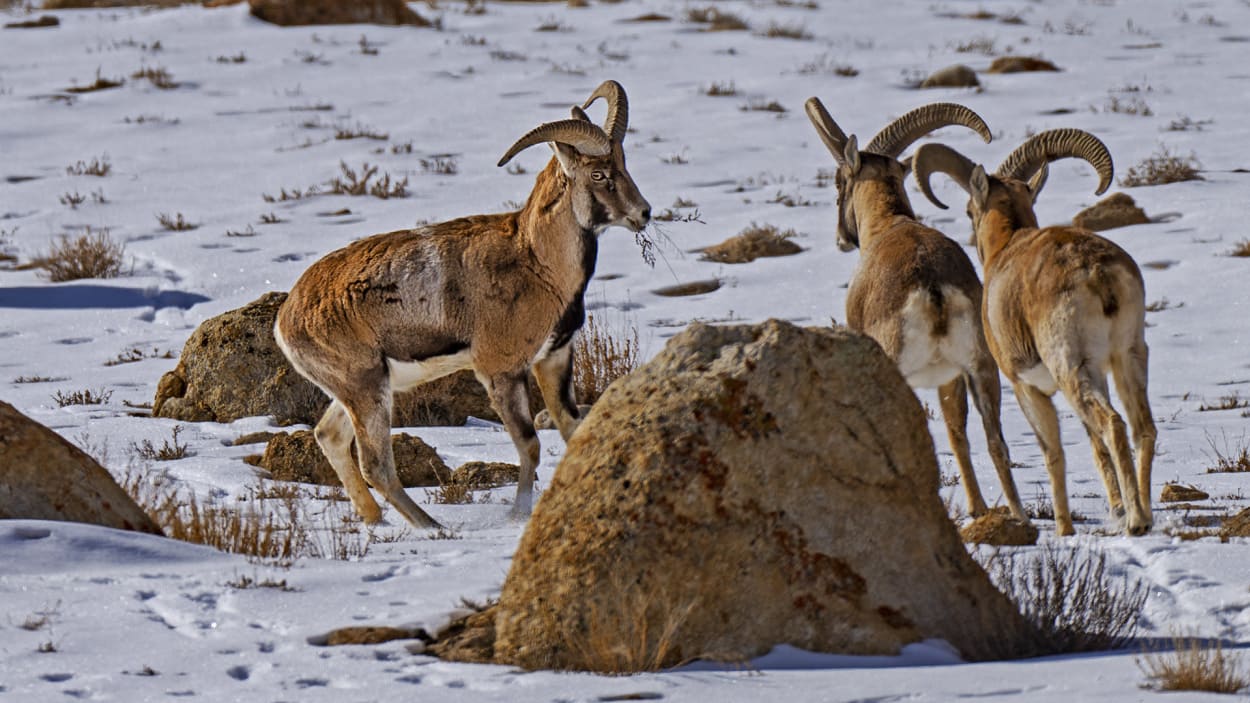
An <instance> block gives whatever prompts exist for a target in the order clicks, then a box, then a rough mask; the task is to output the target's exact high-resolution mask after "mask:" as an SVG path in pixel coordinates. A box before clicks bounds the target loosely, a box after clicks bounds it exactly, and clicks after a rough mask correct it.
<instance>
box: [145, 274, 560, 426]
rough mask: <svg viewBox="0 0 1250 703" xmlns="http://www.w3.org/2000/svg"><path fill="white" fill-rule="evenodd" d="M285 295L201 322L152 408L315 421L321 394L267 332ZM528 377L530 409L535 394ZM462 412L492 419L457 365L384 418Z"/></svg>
mask: <svg viewBox="0 0 1250 703" xmlns="http://www.w3.org/2000/svg"><path fill="white" fill-rule="evenodd" d="M285 300H286V293H279V292H270V293H266V294H264V295H262V296H261V297H260V298H258V299H256V300H254V301H252V302H251V303H248V304H247V305H245V306H243V307H241V308H239V309H237V310H231V311H229V312H225V313H222V314H221V315H218V316H217V317H214V318H212V319H210V320H206V321H205V322H204V323H203V324H201V325H200V326H199V327H198V328H197V329H196V330H195V332H194V333H192V334H191V338H190V339H188V340H187V343H186V344H185V345H184V346H183V348H182V355H181V356H180V357H179V359H178V366H177V367H176V368H175V369H174V370H173V371H170V372H169V373H167V374H165V375H164V376H162V377H161V380H160V382H159V383H158V384H157V387H156V398H155V400H153V402H152V414H153V415H154V416H156V417H168V418H173V419H175V420H182V421H184V422H233V421H234V420H237V419H239V418H241V417H252V416H255V415H271V416H273V418H274V420H275V421H276V422H278V424H281V425H291V424H300V423H304V424H309V425H312V424H316V422H317V420H318V419H320V418H321V413H322V412H323V411H325V408H326V406H327V405H328V404H329V402H330V401H329V398H327V397H326V395H325V394H324V393H322V392H321V389H319V388H317V387H316V386H315V385H313V384H312V383H310V382H309V381H308V380H306V379H305V378H304V377H303V376H300V375H299V373H297V372H296V371H295V369H294V367H292V366H291V363H290V362H289V361H287V359H286V356H284V355H283V354H282V350H281V349H279V348H278V344H277V342H275V341H274V338H273V323H274V320H275V319H276V318H277V315H278V308H279V307H281V306H282V303H283V301H285ZM530 385H531V393H530V395H531V398H532V400H533V401H534V404H535V409H536V408H537V407H538V405H537V404H538V403H540V402H541V400H540V399H539V398H538V392H537V388H536V387H535V385H534V384H533V383H532V382H531V384H530ZM469 416H473V417H480V418H485V419H488V420H498V419H499V418H498V415H497V414H496V413H495V411H494V409H493V408H492V407H491V404H490V399H489V398H487V396H486V391H485V390H484V389H483V388H482V384H480V383H478V381H477V379H476V378H475V377H474V376H473V373H472V372H470V371H462V372H460V373H457V374H452V375H451V376H447V377H445V378H440V379H438V380H436V381H432V382H430V383H426V384H424V385H422V386H419V387H417V388H416V389H414V390H412V391H409V392H407V393H400V394H398V395H396V396H395V410H394V417H393V419H394V422H393V423H392V424H394V425H395V426H396V427H415V426H429V425H463V424H464V422H465V420H466V419H467V418H468V417H469Z"/></svg>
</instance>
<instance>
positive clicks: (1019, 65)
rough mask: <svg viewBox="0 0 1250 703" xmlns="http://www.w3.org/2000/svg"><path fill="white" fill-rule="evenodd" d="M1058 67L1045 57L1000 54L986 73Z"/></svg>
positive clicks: (1018, 71) (1057, 68)
mask: <svg viewBox="0 0 1250 703" xmlns="http://www.w3.org/2000/svg"><path fill="white" fill-rule="evenodd" d="M1058 70H1059V67H1058V66H1056V65H1055V64H1053V63H1051V62H1049V61H1047V60H1046V59H1041V58H1037V57H1034V56H1000V57H998V58H996V59H994V63H992V64H990V68H989V70H988V71H986V73H1026V72H1029V71H1058Z"/></svg>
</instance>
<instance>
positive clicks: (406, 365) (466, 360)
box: [386, 349, 473, 392]
mask: <svg viewBox="0 0 1250 703" xmlns="http://www.w3.org/2000/svg"><path fill="white" fill-rule="evenodd" d="M386 368H387V369H388V370H389V371H390V378H391V391H392V392H399V391H406V390H408V389H410V388H413V387H415V386H419V385H421V384H422V383H425V382H427V381H433V380H434V379H436V378H442V377H443V376H449V375H451V374H453V373H455V372H457V371H461V370H463V369H471V368H473V355H472V353H471V352H470V351H469V350H468V349H465V350H463V351H458V352H456V353H455V354H447V355H444V356H435V357H430V358H429V359H425V360H422V361H396V360H395V359H392V358H390V357H387V359H386Z"/></svg>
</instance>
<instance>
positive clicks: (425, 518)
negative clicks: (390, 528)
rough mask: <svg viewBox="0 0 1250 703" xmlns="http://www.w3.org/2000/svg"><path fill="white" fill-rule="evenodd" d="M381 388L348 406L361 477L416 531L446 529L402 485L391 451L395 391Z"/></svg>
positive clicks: (392, 451) (383, 386)
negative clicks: (393, 393) (392, 395)
mask: <svg viewBox="0 0 1250 703" xmlns="http://www.w3.org/2000/svg"><path fill="white" fill-rule="evenodd" d="M383 378H384V379H385V377H383ZM380 385H381V387H380V388H379V389H378V390H377V391H375V392H373V393H370V394H367V395H363V396H362V397H359V398H355V399H353V402H351V403H347V402H345V403H344V405H345V406H347V412H348V415H349V416H350V417H351V418H352V424H353V426H354V427H355V428H356V452H357V454H358V455H359V457H360V470H361V473H363V474H364V477H365V480H366V481H368V482H369V484H370V485H371V486H373V487H374V488H375V489H377V490H378V492H379V493H381V494H382V496H383V497H384V498H386V501H387V502H388V503H390V504H391V505H392V506H393V507H394V508H395V509H396V510H398V511H399V514H400V515H403V516H404V519H405V520H407V521H408V522H409V523H410V524H411V525H412V526H413V527H417V528H421V529H425V528H437V527H442V525H440V524H439V523H438V521H437V520H435V519H434V518H432V517H430V516H429V514H427V513H426V512H425V511H424V510H422V509H421V508H420V507H418V506H417V504H416V503H415V502H413V500H412V498H410V497H409V496H408V494H407V493H406V492H405V491H404V487H403V484H401V483H400V482H399V474H397V473H396V471H395V453H394V449H393V448H392V447H391V389H390V384H388V383H386V382H385V381H384V382H383V383H382V384H380Z"/></svg>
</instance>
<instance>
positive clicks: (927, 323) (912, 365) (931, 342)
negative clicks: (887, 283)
mask: <svg viewBox="0 0 1250 703" xmlns="http://www.w3.org/2000/svg"><path fill="white" fill-rule="evenodd" d="M942 296H943V298H944V305H945V307H946V316H947V317H946V323H947V324H946V334H945V335H943V336H940V337H938V336H935V335H934V334H933V329H934V321H935V319H936V317H937V309H936V308H935V307H934V305H933V300H932V298H930V296H929V294H928V292H927V291H914V292H913V293H912V294H911V295H909V296H907V302H906V303H904V304H903V309H902V310H901V311H900V312H899V316H900V317H901V318H902V328H903V343H902V348H901V349H900V350H899V355H898V360H897V361H898V368H899V371H901V372H902V373H903V377H904V378H906V379H907V384H908V385H909V386H911V387H912V388H938V387H940V386H944V385H946V384H947V383H950V382H951V381H953V380H955V378H957V377H958V376H959V375H960V374H962V373H964V372H965V371H970V370H971V369H972V368H973V363H972V362H973V359H974V358H975V357H976V350H977V342H976V333H977V314H978V311H977V309H976V306H975V305H973V304H972V301H971V300H969V299H968V297H967V296H966V295H964V294H963V292H961V291H960V290H959V289H958V288H955V287H953V286H943V287H942Z"/></svg>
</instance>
